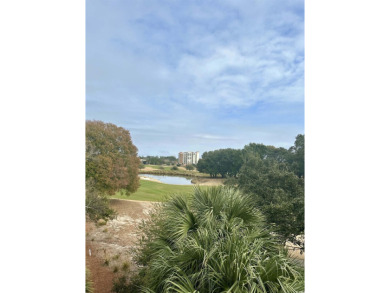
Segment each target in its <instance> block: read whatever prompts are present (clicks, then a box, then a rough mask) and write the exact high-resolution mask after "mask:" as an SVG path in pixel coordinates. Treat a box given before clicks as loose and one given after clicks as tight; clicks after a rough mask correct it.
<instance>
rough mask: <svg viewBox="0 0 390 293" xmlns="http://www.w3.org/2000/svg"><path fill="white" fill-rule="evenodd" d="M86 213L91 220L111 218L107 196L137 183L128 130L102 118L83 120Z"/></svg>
mask: <svg viewBox="0 0 390 293" xmlns="http://www.w3.org/2000/svg"><path fill="white" fill-rule="evenodd" d="M85 161H86V162H85V180H86V214H87V215H88V216H89V218H90V219H92V220H97V219H99V218H105V217H109V218H110V217H112V216H113V215H114V213H113V211H112V210H111V209H110V208H109V206H108V203H109V200H108V198H107V195H112V194H114V193H115V192H116V191H118V190H120V189H123V190H125V192H126V193H127V194H130V193H131V192H135V191H136V190H137V188H138V186H139V178H138V167H139V165H140V160H139V158H138V157H137V148H136V147H135V146H134V145H133V143H132V141H131V137H130V133H129V131H128V130H126V129H124V128H122V127H118V126H116V125H114V124H111V123H104V122H102V121H86V142H85Z"/></svg>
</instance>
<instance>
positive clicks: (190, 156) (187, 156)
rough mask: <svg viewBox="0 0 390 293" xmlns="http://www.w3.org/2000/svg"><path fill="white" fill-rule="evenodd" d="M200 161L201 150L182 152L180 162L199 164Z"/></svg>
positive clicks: (183, 163)
mask: <svg viewBox="0 0 390 293" xmlns="http://www.w3.org/2000/svg"><path fill="white" fill-rule="evenodd" d="M198 161H199V152H180V153H179V164H182V165H191V164H197V163H198Z"/></svg>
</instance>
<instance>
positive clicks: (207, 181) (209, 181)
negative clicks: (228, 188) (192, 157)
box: [191, 178, 226, 186]
mask: <svg viewBox="0 0 390 293" xmlns="http://www.w3.org/2000/svg"><path fill="white" fill-rule="evenodd" d="M225 180H226V179H224V178H194V179H192V181H191V182H192V183H194V184H198V185H205V186H218V185H223V183H224V182H225Z"/></svg>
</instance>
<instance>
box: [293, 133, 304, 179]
mask: <svg viewBox="0 0 390 293" xmlns="http://www.w3.org/2000/svg"><path fill="white" fill-rule="evenodd" d="M289 152H290V159H289V163H290V165H291V169H292V170H293V171H294V173H295V174H297V175H298V176H299V177H304V176H305V135H304V134H298V135H297V136H296V138H295V142H294V146H292V147H290V149H289Z"/></svg>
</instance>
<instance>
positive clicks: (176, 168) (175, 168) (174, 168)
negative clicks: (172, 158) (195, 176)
mask: <svg viewBox="0 0 390 293" xmlns="http://www.w3.org/2000/svg"><path fill="white" fill-rule="evenodd" d="M171 170H175V171H176V170H179V168H178V167H176V166H173V167H172V168H171Z"/></svg>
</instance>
